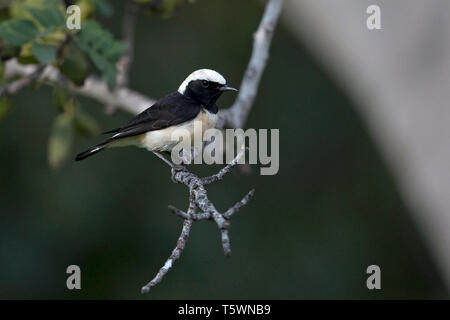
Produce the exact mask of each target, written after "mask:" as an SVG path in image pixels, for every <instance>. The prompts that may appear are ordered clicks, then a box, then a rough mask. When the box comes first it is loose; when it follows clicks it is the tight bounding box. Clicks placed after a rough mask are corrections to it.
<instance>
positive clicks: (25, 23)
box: [0, 19, 38, 47]
mask: <svg viewBox="0 0 450 320" xmlns="http://www.w3.org/2000/svg"><path fill="white" fill-rule="evenodd" d="M37 35H38V29H37V27H36V26H35V25H34V24H33V23H32V22H31V21H29V20H24V19H13V20H7V21H4V22H2V23H1V24H0V37H1V38H3V39H4V40H5V41H6V42H8V43H9V44H10V45H12V46H17V47H18V46H21V45H23V44H25V43H27V42H30V41H31V40H33V39H34V38H36V36H37Z"/></svg>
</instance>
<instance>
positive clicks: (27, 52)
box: [18, 42, 38, 64]
mask: <svg viewBox="0 0 450 320" xmlns="http://www.w3.org/2000/svg"><path fill="white" fill-rule="evenodd" d="M31 45H32V42H29V43H26V44H24V45H23V46H21V47H20V53H19V57H18V61H19V62H20V63H21V64H30V63H31V64H36V63H38V60H37V59H36V58H35V57H34V55H33V52H32V51H31Z"/></svg>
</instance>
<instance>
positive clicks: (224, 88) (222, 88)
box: [220, 85, 238, 91]
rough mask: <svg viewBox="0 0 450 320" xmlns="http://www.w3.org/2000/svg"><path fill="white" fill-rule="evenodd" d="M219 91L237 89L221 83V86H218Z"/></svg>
mask: <svg viewBox="0 0 450 320" xmlns="http://www.w3.org/2000/svg"><path fill="white" fill-rule="evenodd" d="M220 91H238V89H235V88H232V87H229V86H227V85H223V86H222V87H220Z"/></svg>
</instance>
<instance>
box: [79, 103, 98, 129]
mask: <svg viewBox="0 0 450 320" xmlns="http://www.w3.org/2000/svg"><path fill="white" fill-rule="evenodd" d="M74 124H75V128H76V129H77V131H78V132H79V133H80V134H82V135H85V136H95V135H98V134H100V132H101V129H100V126H99V125H98V123H97V121H96V120H95V119H94V118H93V117H91V115H90V114H88V113H86V112H85V111H84V110H83V109H82V108H81V106H78V107H77V109H76V111H75V119H74Z"/></svg>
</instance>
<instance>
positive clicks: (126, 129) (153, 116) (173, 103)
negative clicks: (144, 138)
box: [107, 92, 201, 140]
mask: <svg viewBox="0 0 450 320" xmlns="http://www.w3.org/2000/svg"><path fill="white" fill-rule="evenodd" d="M200 110H201V106H200V105H199V104H198V103H197V102H196V101H194V100H192V99H189V98H187V97H185V96H184V95H182V94H180V93H179V92H174V93H171V94H169V95H167V96H165V97H164V98H162V99H160V100H158V101H157V102H156V103H155V104H154V105H152V106H151V107H149V108H147V109H146V110H145V111H143V112H141V113H140V114H138V115H137V116H136V117H134V118H133V119H131V120H130V121H129V122H128V123H127V124H125V125H124V126H123V127H121V128H119V129H116V130H112V131H108V132H107V133H115V134H114V135H113V136H112V137H111V138H110V139H111V140H116V139H121V138H125V137H131V136H136V135H139V134H142V133H145V132H148V131H153V130H160V129H164V128H167V127H170V126H174V125H177V124H180V123H183V122H186V121H189V120H192V119H194V118H195V117H196V116H197V115H198V113H199V112H200Z"/></svg>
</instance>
